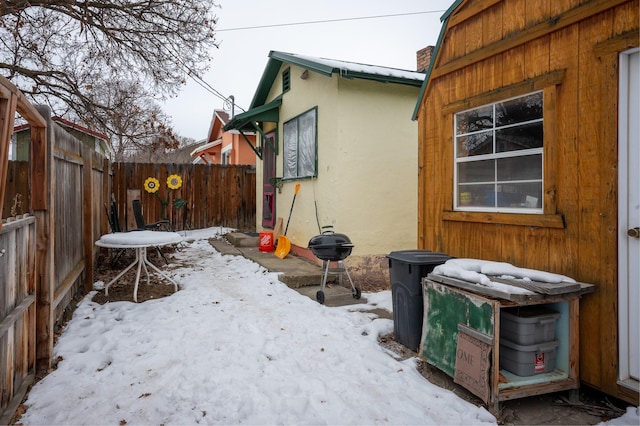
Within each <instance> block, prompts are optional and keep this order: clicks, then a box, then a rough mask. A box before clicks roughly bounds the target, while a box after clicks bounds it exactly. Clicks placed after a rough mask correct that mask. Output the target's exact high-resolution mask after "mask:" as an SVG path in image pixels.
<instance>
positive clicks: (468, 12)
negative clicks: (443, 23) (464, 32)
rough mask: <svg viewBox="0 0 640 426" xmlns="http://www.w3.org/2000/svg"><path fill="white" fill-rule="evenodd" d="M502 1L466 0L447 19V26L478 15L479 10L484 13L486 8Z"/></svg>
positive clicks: (452, 25)
mask: <svg viewBox="0 0 640 426" xmlns="http://www.w3.org/2000/svg"><path fill="white" fill-rule="evenodd" d="M498 3H502V0H475V1H467V2H466V3H465V4H464V5H461V6H460V7H459V8H458V10H456V11H455V13H454V14H453V15H452V16H451V18H450V19H449V26H450V27H454V26H456V25H459V24H461V23H463V22H465V21H466V20H467V19H470V18H473V17H475V16H477V15H480V14H481V12H484V13H486V12H487V9H489V8H491V7H492V6H494V5H496V4H498Z"/></svg>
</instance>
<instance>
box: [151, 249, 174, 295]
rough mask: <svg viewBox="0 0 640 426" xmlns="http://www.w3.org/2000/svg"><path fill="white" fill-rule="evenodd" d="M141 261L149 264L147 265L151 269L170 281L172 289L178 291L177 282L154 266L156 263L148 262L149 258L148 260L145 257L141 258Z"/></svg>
mask: <svg viewBox="0 0 640 426" xmlns="http://www.w3.org/2000/svg"><path fill="white" fill-rule="evenodd" d="M143 261H144V263H145V264H146V265H149V266H150V267H151V268H153V269H154V270H155V271H156V272H157V273H158V274H160V275H161V276H162V277H164V278H165V279H166V280H168V281H169V282H170V283H172V284H173V291H178V284H177V283H176V282H175V281H174V280H172V279H171V278H169V276H168V275H166V274H165V273H164V272H162V271H161V270H160V269H158V268H157V267H156V265H154V264H153V263H151V262H149V260H148V259H147V258H146V257H145V258H144V259H143Z"/></svg>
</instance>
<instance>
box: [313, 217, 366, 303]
mask: <svg viewBox="0 0 640 426" xmlns="http://www.w3.org/2000/svg"><path fill="white" fill-rule="evenodd" d="M322 229H323V231H322V234H320V235H316V236H315V237H312V238H311V240H309V244H308V248H309V249H310V250H311V252H312V253H313V254H314V255H315V256H316V257H317V258H318V259H320V260H322V263H323V269H324V274H323V276H322V284H321V286H320V291H318V292H317V293H316V300H317V301H318V303H320V304H324V288H325V286H326V284H327V276H328V275H329V265H330V264H331V262H338V271H339V272H340V274H342V272H343V271H344V272H346V273H347V277H348V278H349V282H350V283H351V289H352V295H353V297H354V298H355V299H360V296H361V291H360V289H359V288H358V287H356V286H354V285H353V281H352V280H351V275H349V270H348V269H347V267H346V266H345V264H344V263H343V260H344V259H346V258H347V257H348V256H349V255H350V254H351V250H353V247H354V246H353V243H352V242H351V240H350V239H349V237H347V236H346V235H345V234H338V233H336V232H333V226H323V227H322Z"/></svg>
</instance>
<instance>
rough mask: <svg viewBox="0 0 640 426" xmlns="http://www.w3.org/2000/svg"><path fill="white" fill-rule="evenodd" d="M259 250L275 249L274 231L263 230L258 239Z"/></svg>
mask: <svg viewBox="0 0 640 426" xmlns="http://www.w3.org/2000/svg"><path fill="white" fill-rule="evenodd" d="M258 250H260V251H274V250H275V246H274V245H273V232H266V231H265V232H261V233H260V237H259V239H258Z"/></svg>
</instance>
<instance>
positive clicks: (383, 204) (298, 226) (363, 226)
mask: <svg viewBox="0 0 640 426" xmlns="http://www.w3.org/2000/svg"><path fill="white" fill-rule="evenodd" d="M285 68H290V74H291V89H290V90H289V91H287V92H285V93H284V94H282V84H281V79H276V80H275V81H274V84H273V87H272V88H271V91H270V93H269V95H268V98H267V101H266V103H268V102H270V101H272V100H274V99H275V98H276V97H278V96H280V95H281V94H282V100H283V101H282V105H281V107H280V121H279V123H278V127H277V140H278V147H279V152H280V155H278V157H277V163H276V168H277V173H276V174H277V176H282V174H283V156H282V155H281V154H282V151H283V144H282V132H283V130H282V129H283V123H286V122H287V121H288V120H290V119H292V118H294V117H296V116H298V115H300V114H301V113H303V112H305V111H308V110H310V109H312V108H317V132H318V153H317V161H318V168H317V170H318V171H317V173H318V176H317V178H315V179H306V180H301V181H298V180H295V181H290V182H285V183H284V184H283V187H282V192H281V193H279V194H278V195H277V198H276V216H277V217H282V218H283V219H284V224H285V226H286V222H287V219H288V214H289V210H290V208H291V202H292V198H293V188H294V185H295V184H296V183H300V184H301V188H300V191H299V193H298V194H297V196H296V200H295V205H294V209H293V213H292V216H291V220H290V223H289V228H288V232H287V237H288V238H289V240H290V241H291V243H292V252H293V253H294V254H297V255H302V256H306V257H310V258H313V256H312V254H311V253H309V252H308V250H306V247H307V244H308V242H309V240H310V239H311V237H313V236H314V235H317V234H319V233H320V227H321V226H326V225H332V226H333V227H334V230H335V232H340V233H344V234H346V235H348V236H349V238H350V239H351V240H352V242H353V243H354V244H355V248H354V250H353V252H352V255H351V256H350V257H349V258H348V260H347V261H345V262H346V263H348V265H349V268H350V271H351V272H352V275H356V276H361V277H362V276H365V275H366V276H367V279H369V280H372V279H373V280H378V281H380V282H381V284H384V283H385V282H386V281H387V280H388V278H387V277H388V275H387V274H388V271H387V261H386V257H385V256H386V255H387V254H388V253H389V252H390V251H394V250H401V249H412V248H415V247H416V244H417V231H416V229H417V227H416V218H417V123H416V122H415V121H412V120H411V114H412V111H413V107H414V105H415V101H416V98H417V95H418V93H419V87H411V86H404V85H400V84H389V83H381V82H376V81H367V80H359V79H344V78H339V77H338V76H335V75H333V76H331V77H327V76H323V75H320V74H317V73H307V75H306V76H305V77H306V78H305V79H301V78H300V76H302V75H303V73H304V72H305V68H302V67H298V66H294V65H290V64H286V63H285V64H283V65H282V67H281V70H280V71H281V72H282V70H284V69H285ZM256 169H257V186H258V188H261V187H262V183H263V182H262V162H260V161H258V162H257V165H256ZM316 209H317V210H316ZM256 217H257V218H258V219H257V223H256V229H258V230H262V229H263V228H262V226H261V221H260V218H261V217H262V205H261V203H258V211H257V214H256Z"/></svg>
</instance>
